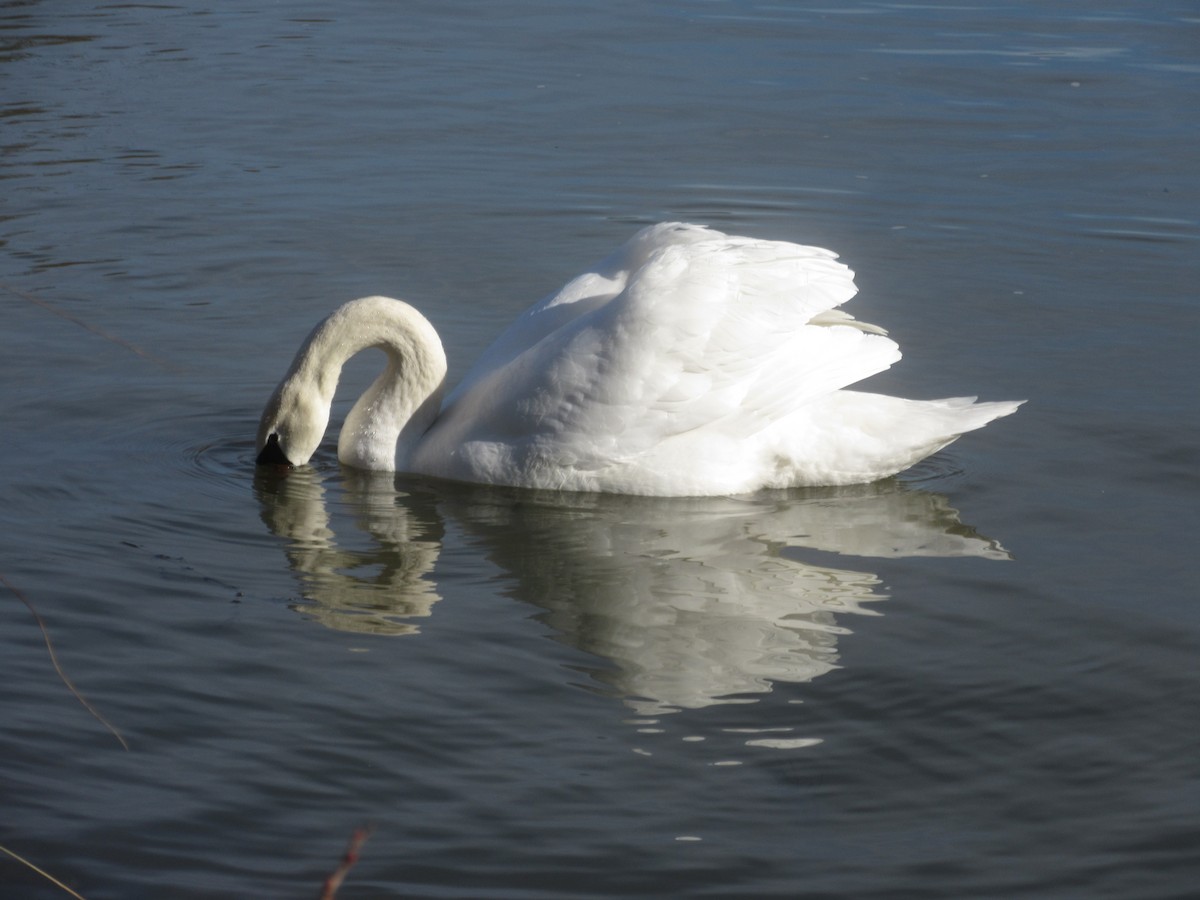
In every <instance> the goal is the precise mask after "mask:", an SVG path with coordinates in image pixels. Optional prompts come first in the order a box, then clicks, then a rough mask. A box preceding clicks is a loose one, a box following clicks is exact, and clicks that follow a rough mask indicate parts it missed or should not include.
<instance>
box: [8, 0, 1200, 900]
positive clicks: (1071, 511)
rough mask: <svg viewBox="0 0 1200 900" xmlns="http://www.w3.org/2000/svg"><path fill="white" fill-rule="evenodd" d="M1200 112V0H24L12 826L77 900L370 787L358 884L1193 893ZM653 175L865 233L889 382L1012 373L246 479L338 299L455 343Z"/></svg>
mask: <svg viewBox="0 0 1200 900" xmlns="http://www.w3.org/2000/svg"><path fill="white" fill-rule="evenodd" d="M1197 109H1200V14H1198V13H1197V10H1196V9H1195V7H1194V5H1193V4H1191V3H1187V2H1153V3H1140V4H1134V5H1131V4H1118V3H1110V2H1088V3H1062V4H1043V3H1033V2H1014V3H1008V4H1003V5H1000V4H990V5H989V4H974V5H962V4H938V3H926V4H906V3H868V2H856V3H850V4H836V5H835V4H827V5H825V6H821V5H817V6H807V5H798V4H783V3H775V4H768V3H756V2H749V0H747V2H731V0H730V2H725V0H711V2H700V0H694V2H684V0H673V2H665V3H658V4H641V3H624V2H617V3H612V2H609V3H603V4H601V3H593V2H582V3H570V4H567V3H551V2H527V3H521V2H507V0H506V2H501V3H491V4H484V3H462V2H439V3H424V2H412V3H404V4H396V3H383V2H360V3H352V4H345V5H341V6H338V7H336V8H334V7H332V6H330V5H328V4H316V3H304V2H293V3H288V4H251V5H247V4H239V3H232V2H230V3H199V4H180V5H174V4H155V5H148V4H147V5H138V4H108V3H83V2H68V3H50V2H36V0H28V2H0V248H2V251H0V311H2V312H0V315H2V319H0V323H2V324H0V535H2V539H0V575H2V576H3V577H4V579H5V580H6V581H7V582H8V584H9V585H10V586H11V587H2V586H0V661H2V662H0V672H3V680H4V685H5V687H4V689H3V690H2V691H0V846H2V847H4V848H7V850H9V851H11V852H13V853H17V854H19V855H21V856H22V857H24V858H26V859H28V860H29V861H31V862H33V863H35V864H36V865H38V866H40V867H42V868H43V869H45V870H47V871H48V872H49V873H51V874H53V875H54V876H55V877H57V878H59V879H61V880H62V881H64V882H66V883H68V884H69V885H70V886H71V887H72V888H73V889H74V890H76V891H77V892H79V893H80V894H81V895H83V896H85V897H87V898H88V900H103V898H122V900H125V898H141V897H146V898H159V897H172V898H192V897H194V898H213V897H256V898H273V897H279V898H284V897H288V898H291V897H297V896H316V895H317V894H318V893H319V890H320V886H321V883H322V881H323V880H324V879H325V877H326V876H327V875H328V874H329V873H330V872H331V871H333V869H334V868H335V867H336V866H337V863H338V860H339V859H340V857H341V854H342V851H343V849H344V847H345V844H346V842H347V840H348V839H349V837H350V835H351V833H352V832H353V831H354V829H355V828H356V827H358V826H361V825H365V824H370V825H371V826H372V827H373V830H372V832H371V836H370V838H369V839H368V840H367V842H366V844H365V845H364V846H363V847H362V853H361V859H360V860H359V862H358V863H357V864H356V865H355V866H354V868H353V869H352V870H351V871H350V873H349V874H348V876H347V880H346V882H345V884H344V885H343V887H342V888H341V890H340V892H339V894H338V896H339V897H342V898H346V900H352V898H355V897H372V898H376V897H397V898H399V897H403V898H511V900H534V898H608V897H647V898H649V897H656V898H657V897H703V898H759V897H761V898H812V900H816V898H822V900H825V898H847V900H849V898H854V900H862V898H878V900H883V898H888V900H896V898H910V897H911V898H922V900H925V898H947V900H949V898H954V900H961V898H967V897H969V898H973V900H974V898H1011V897H1016V896H1019V897H1022V898H1054V900H1060V898H1087V900H1109V898H1112V900H1142V898H1145V900H1151V898H1153V900H1165V898H1183V897H1191V896H1193V894H1194V892H1195V887H1194V886H1195V884H1196V883H1197V882H1198V881H1200V851H1198V850H1197V847H1200V829H1198V827H1197V815H1196V812H1197V809H1200V761H1198V760H1200V757H1197V754H1196V753H1195V739H1194V732H1195V730H1196V709H1197V701H1198V700H1200V676H1197V674H1196V659H1197V651H1198V649H1200V608H1198V606H1197V601H1196V591H1195V589H1194V587H1193V586H1192V584H1191V578H1190V568H1188V567H1187V561H1188V560H1190V559H1192V558H1193V556H1194V550H1193V544H1194V532H1195V529H1196V526H1197V525H1200V517H1198V516H1197V512H1196V510H1197V506H1198V500H1200V497H1198V493H1200V492H1198V490H1197V488H1198V487H1200V477H1198V475H1197V472H1198V470H1200V408H1198V407H1200V404H1198V403H1197V395H1196V385H1197V374H1198V372H1197V367H1196V362H1195V358H1196V357H1195V349H1194V343H1195V340H1194V339H1195V335H1196V334H1197V326H1200V311H1198V306H1197V297H1196V285H1197V284H1198V283H1200V216H1198V214H1197V210H1200V165H1198V162H1197V155H1196V152H1195V148H1196V146H1197V143H1198V139H1200V122H1198V118H1197V113H1196V110H1197ZM667 219H682V220H687V221H696V222H701V223H705V224H710V225H713V226H715V227H718V228H721V229H723V230H727V231H732V232H736V233H742V234H752V235H756V236H760V237H766V238H776V239H784V240H793V241H799V242H803V243H814V244H819V245H822V246H828V247H831V248H833V249H835V250H837V251H838V252H839V253H840V254H841V255H842V258H843V259H844V260H845V261H846V262H847V263H848V264H849V265H850V266H851V267H852V268H854V269H855V270H856V272H857V281H858V284H859V286H860V289H861V293H860V295H859V296H858V297H856V298H855V300H854V301H853V304H852V307H851V309H852V311H853V312H854V313H855V315H857V316H859V317H860V318H862V319H864V320H866V321H869V322H878V323H879V324H881V325H883V326H885V327H887V328H888V329H889V331H890V333H891V334H892V336H893V337H895V338H896V339H897V341H898V342H899V343H900V345H901V346H902V348H903V349H904V352H905V358H904V360H903V361H902V362H901V363H900V364H899V365H897V366H896V367H894V368H893V369H892V370H890V371H889V372H888V373H885V374H884V375H881V376H877V377H876V378H875V379H873V380H872V383H871V387H872V388H873V389H876V390H881V391H885V392H895V393H897V394H902V395H906V396H914V397H937V396H946V395H955V394H963V393H978V394H980V395H981V396H982V397H984V398H985V399H1009V398H1022V397H1027V398H1029V403H1028V404H1027V405H1026V406H1025V407H1023V408H1022V409H1021V411H1020V412H1019V413H1017V415H1015V416H1013V417H1011V418H1008V419H1004V420H1002V421H999V422H996V423H994V424H993V425H991V426H989V427H988V428H986V429H984V430H983V431H982V432H979V433H977V434H973V435H971V436H969V437H967V438H964V439H963V440H962V441H960V442H959V443H956V444H954V445H953V446H952V447H950V448H948V450H946V451H943V452H942V453H940V454H938V455H937V456H935V457H934V458H932V459H930V460H928V461H926V462H925V463H923V464H921V465H920V466H918V467H917V468H916V469H914V470H912V471H911V472H909V473H907V474H905V475H903V476H902V477H900V478H899V479H893V480H890V481H887V482H884V483H881V484H878V485H871V486H864V487H861V488H852V489H844V490H836V491H834V490H824V491H789V492H781V493H771V494H765V495H762V496H756V497H750V498H715V499H711V500H670V501H657V500H634V499H628V498H620V497H594V496H586V495H585V496H569V495H567V496H564V495H545V494H538V493H526V492H521V491H509V490H499V489H491V488H482V487H479V488H477V487H466V486H448V485H444V484H438V483H436V482H432V481H423V480H421V479H413V478H405V477H401V478H398V479H392V478H388V477H384V478H378V477H366V476H363V475H361V474H360V473H355V472H353V471H349V470H343V469H342V468H341V467H340V466H339V465H338V463H337V461H336V458H335V456H334V453H333V450H332V440H330V441H328V442H327V446H326V447H325V448H324V449H323V450H322V451H321V452H320V453H319V454H318V456H317V458H316V459H315V461H314V465H313V466H312V467H311V469H309V470H306V471H302V472H297V473H296V474H295V475H294V476H292V477H289V478H286V479H279V478H272V477H270V476H269V475H264V474H263V473H256V471H255V467H254V465H253V436H254V430H255V427H256V423H257V418H258V413H259V411H260V409H261V406H262V404H263V402H264V401H265V400H266V397H267V395H268V394H269V393H270V391H271V389H272V387H273V386H274V384H275V382H276V381H277V379H278V378H279V377H280V375H281V374H282V372H283V370H284V368H285V367H286V365H287V363H288V361H289V359H290V357H291V355H292V353H293V352H294V350H295V347H296V346H297V344H298V342H299V341H300V340H301V338H302V337H303V336H304V335H305V334H306V333H307V331H308V329H309V328H310V327H311V326H312V324H313V323H315V322H316V321H317V320H318V319H319V318H321V317H322V316H323V315H325V314H326V313H327V312H328V311H329V310H330V309H332V308H333V307H334V306H336V305H337V304H338V303H340V302H342V301H344V300H347V299H350V298H353V297H355V296H359V295H362V294H367V293H385V294H391V295H397V296H401V297H404V298H405V299H407V300H409V301H410V302H412V303H414V304H415V305H417V306H418V307H419V308H421V309H422V310H423V311H424V312H425V313H426V314H427V315H428V316H429V318H430V319H431V321H433V323H434V324H435V326H436V327H437V328H438V330H439V331H440V332H441V334H442V337H443V340H444V342H445V345H446V349H447V354H448V356H449V358H450V360H451V380H452V381H453V380H454V379H456V378H457V377H459V376H460V375H461V374H462V373H463V372H464V371H465V369H466V367H467V366H468V365H469V364H470V362H471V361H472V360H473V359H474V357H475V355H476V354H478V353H479V352H480V350H482V348H483V347H484V346H485V345H486V344H487V342H488V341H489V340H490V338H491V337H492V336H493V335H494V334H495V333H496V332H497V331H499V330H500V329H501V328H502V327H503V326H504V325H505V324H506V323H507V322H508V321H510V320H511V319H512V317H513V316H514V315H516V314H517V313H518V312H519V311H520V310H521V309H523V308H524V307H525V306H526V305H527V304H528V303H530V302H532V301H533V300H534V299H536V298H538V297H539V296H541V295H542V294H544V293H546V292H547V291H549V290H551V289H553V288H555V287H557V286H558V285H560V284H561V283H562V282H564V281H565V280H566V279H567V278H569V277H570V276H571V275H573V274H575V273H576V272H578V271H580V270H581V269H582V268H583V267H584V266H585V265H587V264H589V263H590V262H592V261H594V260H595V259H597V258H599V257H600V256H602V255H604V254H605V253H606V252H607V251H608V250H609V249H611V248H612V247H614V246H616V245H617V244H618V243H620V242H621V241H623V240H624V239H625V238H627V237H628V236H629V235H630V234H631V233H632V232H633V231H634V230H635V229H636V228H637V227H639V226H640V225H641V224H644V223H649V222H655V221H660V220H667ZM375 365H377V361H376V360H374V359H366V360H363V361H356V364H355V365H354V366H353V367H352V371H351V372H350V373H349V376H348V378H347V382H348V384H347V391H346V394H345V397H344V399H341V400H339V405H338V407H337V409H338V414H341V413H342V412H344V410H345V409H346V408H347V405H348V403H349V401H350V400H351V399H352V398H353V388H354V387H355V385H360V386H361V385H362V384H364V383H365V381H366V380H367V379H368V378H369V377H370V376H371V374H372V372H373V367H374V366H375ZM13 589H15V590H16V591H19V592H20V595H21V596H23V597H24V598H25V599H26V600H28V601H29V602H30V603H31V604H32V605H33V606H34V607H35V608H36V610H37V611H38V613H39V614H40V615H41V617H42V620H43V621H44V623H45V627H46V629H47V633H48V634H49V636H50V638H51V640H52V642H53V646H54V648H55V651H56V654H57V659H58V661H59V663H60V664H61V666H62V668H63V670H64V672H65V673H66V674H67V675H68V677H69V678H70V679H71V681H72V682H73V683H74V684H75V686H76V687H77V688H78V689H79V690H80V692H81V693H82V694H83V695H84V696H85V697H86V699H87V700H88V701H89V702H90V703H91V704H92V705H93V707H94V708H95V709H96V711H97V712H98V713H99V714H100V715H102V716H103V718H104V719H105V720H106V721H107V722H108V723H110V724H111V726H112V727H113V729H115V730H116V732H118V733H119V735H120V738H121V739H122V740H124V741H125V742H126V743H127V745H128V749H127V750H126V749H124V747H123V746H122V744H121V742H120V740H118V738H117V736H116V735H115V734H114V733H113V732H112V731H110V730H108V729H107V728H106V726H105V724H104V723H103V722H101V721H100V720H98V719H96V718H94V717H92V716H91V715H89V713H88V712H87V710H86V709H84V707H83V706H82V705H80V703H79V702H78V701H77V700H76V699H75V698H74V697H73V696H72V695H71V694H70V692H69V691H68V689H67V687H66V686H65V685H64V684H63V682H62V681H61V680H60V679H59V677H58V675H57V674H56V673H55V670H54V667H53V665H52V662H51V659H50V657H49V655H48V652H47V648H46V644H45V642H44V640H43V636H42V632H41V631H40V630H39V628H38V625H37V623H36V622H35V620H34V618H33V616H32V615H31V613H30V611H29V610H28V609H27V608H26V606H25V605H24V604H23V603H21V601H20V599H19V598H18V596H17V594H16V593H14V590H13ZM63 896H67V895H66V894H65V893H64V892H63V891H62V890H60V889H59V888H56V887H54V886H53V885H52V884H50V883H49V882H48V881H46V880H45V879H43V878H42V877H41V876H39V875H38V874H36V873H35V872H34V871H32V870H31V869H30V868H28V867H27V866H25V865H23V864H21V863H18V862H16V861H15V860H13V859H12V858H11V857H9V856H7V855H5V854H3V853H0V897H3V898H5V900H7V898H9V897H12V898H21V900H24V898H31V900H42V898H57V897H63Z"/></svg>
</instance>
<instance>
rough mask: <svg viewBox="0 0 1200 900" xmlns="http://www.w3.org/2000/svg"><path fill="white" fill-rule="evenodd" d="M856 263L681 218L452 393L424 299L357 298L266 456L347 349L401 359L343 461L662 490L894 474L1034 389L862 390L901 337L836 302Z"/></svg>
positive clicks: (267, 413) (297, 367)
mask: <svg viewBox="0 0 1200 900" xmlns="http://www.w3.org/2000/svg"><path fill="white" fill-rule="evenodd" d="M853 279H854V273H853V272H851V271H850V269H848V268H847V267H846V266H845V265H843V264H842V263H840V262H838V261H837V254H835V253H833V252H831V251H829V250H824V249H821V248H819V247H805V246H800V245H798V244H793V243H787V242H783V241H769V240H758V239H754V238H748V237H736V236H732V235H726V234H722V233H721V232H719V231H715V230H712V229H709V228H706V227H703V226H699V225H688V224H683V223H676V222H668V223H662V224H659V225H653V226H650V227H648V228H644V229H642V230H641V231H639V232H638V233H637V234H635V235H634V236H633V237H632V238H631V239H629V240H628V241H627V242H626V243H625V244H623V245H622V246H621V247H620V248H618V249H617V250H616V251H615V252H614V253H613V254H611V255H610V256H608V257H607V258H605V259H604V260H602V261H601V262H600V263H598V264H597V265H595V266H593V267H592V268H591V269H590V270H589V271H587V272H585V273H583V274H582V275H579V276H578V277H576V278H575V279H573V280H572V281H570V282H569V283H568V284H567V285H566V286H565V287H563V288H562V289H561V290H560V291H558V292H557V293H554V294H551V295H549V296H547V297H545V298H544V299H542V300H541V301H539V302H538V303H535V304H534V305H533V306H532V307H530V308H529V309H528V310H526V311H525V312H524V313H523V314H521V315H520V316H519V317H518V318H517V319H516V320H515V321H514V322H513V324H512V325H511V326H509V328H508V329H507V330H506V331H504V332H503V333H502V334H501V335H500V337H499V338H497V339H496V341H495V342H494V343H493V344H492V345H491V346H490V347H489V348H488V349H487V350H486V351H484V353H483V355H482V356H481V357H480V359H479V361H478V362H476V364H475V365H474V367H473V368H471V369H470V370H469V371H468V373H467V374H466V375H465V376H464V377H463V379H462V381H461V382H460V383H459V384H458V386H457V387H456V388H455V389H454V390H453V391H451V392H450V393H449V394H447V395H445V397H444V399H443V392H444V387H445V379H446V371H447V367H446V356H445V353H444V351H443V349H442V344H441V341H440V339H439V338H438V335H437V332H436V331H434V328H433V326H432V325H431V324H430V323H429V321H428V320H427V319H426V318H425V317H424V316H422V315H421V314H420V313H419V312H417V310H416V309H414V308H413V307H412V306H410V305H409V304H407V303H404V302H403V301H400V300H393V299H390V298H387V297H364V298H362V299H358V300H352V301H350V302H349V303H346V304H345V305H343V306H341V307H340V308H339V309H337V310H335V311H334V312H333V313H332V314H331V315H330V316H329V317H328V318H326V319H325V320H324V321H322V322H321V323H320V324H318V325H317V327H316V328H315V329H314V330H313V331H312V333H311V334H309V336H308V338H307V339H306V340H305V341H304V342H303V344H302V345H301V347H300V349H299V351H298V352H297V354H296V357H295V359H294V360H293V361H292V364H291V367H290V368H289V369H288V371H287V374H286V375H285V376H284V378H283V380H282V381H281V382H280V383H279V386H278V387H277V388H276V389H275V391H274V393H273V394H272V395H271V397H270V400H269V401H268V402H267V405H266V408H265V409H264V411H263V414H262V418H261V421H260V423H259V428H258V436H257V442H256V452H257V462H258V463H259V464H264V465H266V464H276V465H285V466H300V465H303V464H304V463H306V462H307V461H308V460H309V458H310V457H311V456H312V455H313V453H314V452H315V451H316V449H317V447H318V446H319V444H320V442H321V439H322V438H323V436H324V433H325V429H326V426H327V424H328V422H329V414H330V407H331V404H332V402H333V397H334V392H335V390H336V388H337V383H338V376H339V374H340V372H341V369H342V366H343V364H344V363H345V362H346V361H347V360H348V359H349V358H350V357H352V356H354V355H355V354H356V353H358V352H359V351H361V350H365V349H367V348H378V349H380V350H382V351H383V352H384V353H385V354H386V356H387V365H386V368H385V369H384V371H383V373H382V374H381V375H380V376H379V377H378V378H377V379H376V380H375V381H374V383H373V384H372V385H371V386H370V387H369V388H368V389H367V390H366V392H365V393H363V395H362V396H361V397H360V398H359V399H358V401H357V402H356V403H355V404H354V406H353V408H352V409H351V410H350V413H349V414H348V415H347V417H346V421H345V423H344V425H343V427H342V430H341V434H340V437H339V438H338V459H339V460H341V462H342V463H344V464H346V465H348V466H352V467H356V468H360V469H368V470H375V471H398V472H409V473H414V474H420V475H428V476H433V477H437V478H446V479H452V480H456V481H466V482H476V483H484V484H497V485H509V486H513V487H526V488H544V489H553V490H569V491H597V492H608V493H621V494H642V495H656V496H706V495H708V496H713V495H728V494H745V493H750V492H753V491H756V490H759V489H762V488H783V487H792V486H803V485H843V484H854V483H865V482H870V481H876V480H878V479H881V478H885V477H887V476H890V475H894V474H896V473H897V472H900V471H902V470H903V469H906V468H908V467H909V466H912V465H913V464H914V463H916V462H918V461H919V460H921V459H924V458H925V457H926V456H929V455H930V454H932V453H934V452H936V451H937V450H940V449H941V448H942V447H944V446H946V445H947V444H949V443H950V442H951V441H953V440H955V439H956V438H957V437H959V436H960V435H961V434H963V433H964V432H967V431H971V430H973V429H976V428H980V427H982V426H983V425H985V424H987V423H988V422H990V421H991V420H993V419H995V418H998V417H1000V416H1006V415H1009V414H1010V413H1012V412H1013V411H1015V410H1016V408H1017V407H1018V406H1019V405H1020V404H1021V403H1022V402H1024V401H1006V402H990V403H977V402H975V400H976V398H974V397H955V398H950V399H943V400H927V401H921V400H906V399H902V398H898V397H890V396H884V395H881V394H872V393H864V392H860V391H852V390H845V388H846V387H847V386H848V385H852V384H855V383H856V382H858V381H860V380H862V379H864V378H866V377H868V376H870V375H873V374H875V373H877V372H881V371H883V370H884V369H887V368H888V367H889V366H891V365H892V363H894V362H896V361H897V360H898V359H899V358H900V349H899V347H898V346H897V345H896V343H895V342H894V341H892V340H891V339H889V338H888V337H887V336H886V332H885V331H884V330H883V329H882V328H879V327H878V326H875V325H870V324H867V323H865V322H860V321H858V320H856V319H854V318H853V317H852V316H851V315H850V314H849V313H846V312H844V311H843V310H841V309H839V306H840V305H841V304H843V303H845V302H846V301H847V300H849V299H850V298H851V297H853V296H854V294H855V293H856V292H857V289H856V287H855V286H854V280H853Z"/></svg>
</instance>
